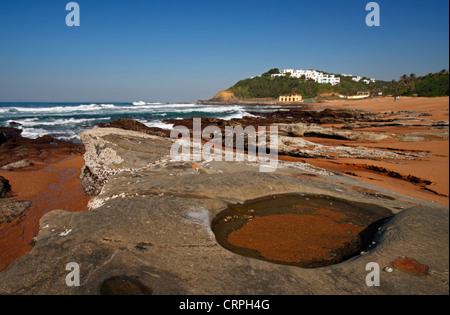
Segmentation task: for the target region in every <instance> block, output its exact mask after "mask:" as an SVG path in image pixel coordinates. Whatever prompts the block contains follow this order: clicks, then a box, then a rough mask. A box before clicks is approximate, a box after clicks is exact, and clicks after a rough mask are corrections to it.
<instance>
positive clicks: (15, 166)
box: [2, 159, 33, 171]
mask: <svg viewBox="0 0 450 315" xmlns="http://www.w3.org/2000/svg"><path fill="white" fill-rule="evenodd" d="M32 165H33V163H31V162H30V161H28V160H26V159H24V160H20V161H17V162H14V163H11V164H8V165H5V166H3V167H2V170H6V171H12V170H15V169H21V168H25V167H29V166H32Z"/></svg>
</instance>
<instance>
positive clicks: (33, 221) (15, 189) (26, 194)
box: [0, 153, 89, 272]
mask: <svg viewBox="0 0 450 315" xmlns="http://www.w3.org/2000/svg"><path fill="white" fill-rule="evenodd" d="M34 162H35V163H34V165H33V166H32V167H30V168H28V169H24V170H17V171H0V175H1V176H3V177H5V178H6V179H8V180H9V182H10V184H11V187H12V194H13V196H14V197H13V199H15V200H28V201H31V202H32V205H31V207H30V208H29V209H28V210H27V211H26V212H25V213H24V215H22V216H21V217H19V218H17V219H15V220H14V221H12V222H10V223H6V224H2V225H0V272H1V271H3V270H4V269H5V268H6V267H8V266H9V265H10V264H11V263H13V262H14V261H15V260H17V259H18V258H20V257H22V256H23V255H25V254H26V253H28V252H29V251H31V249H32V248H33V238H34V237H35V236H36V235H37V234H38V232H39V220H40V218H41V217H42V216H43V215H45V214H46V213H48V212H50V211H52V210H55V209H60V210H68V211H85V210H87V203H88V201H89V197H86V196H85V194H84V191H83V189H82V187H81V182H80V180H79V178H78V177H79V175H80V170H81V167H82V166H83V165H84V160H83V157H82V155H76V154H67V153H65V154H60V155H58V154H55V153H54V154H53V156H52V158H51V159H49V160H48V161H47V163H45V162H42V161H34Z"/></svg>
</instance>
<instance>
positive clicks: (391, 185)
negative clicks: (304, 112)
mask: <svg viewBox="0 0 450 315" xmlns="http://www.w3.org/2000/svg"><path fill="white" fill-rule="evenodd" d="M318 107H319V108H327V107H332V108H336V109H343V108H345V109H363V110H368V111H371V112H388V111H391V112H399V114H398V115H397V116H395V117H397V118H400V119H404V120H402V121H401V122H402V123H403V124H405V126H398V127H396V126H386V127H380V126H377V125H376V124H374V127H371V128H360V129H358V130H360V131H371V132H381V133H387V134H394V135H408V134H409V135H411V136H413V137H414V136H419V137H418V138H417V139H412V141H399V140H398V138H395V137H391V138H389V139H386V140H384V141H381V142H376V143H368V142H355V141H340V140H332V139H319V138H313V139H311V138H310V139H309V140H311V141H313V142H317V143H322V144H329V145H346V146H354V147H357V146H365V147H368V148H375V149H381V150H387V151H403V152H425V153H427V155H426V156H424V157H423V158H420V159H418V160H403V161H388V162H385V161H365V160H355V159H341V158H337V159H336V160H333V161H327V160H316V159H308V160H307V162H308V163H311V164H313V165H316V166H320V167H324V168H327V169H333V170H338V171H340V172H342V173H345V174H347V175H349V176H354V177H355V178H357V179H358V180H360V181H363V182H367V183H370V184H373V185H375V186H379V187H383V188H386V189H388V190H391V191H394V192H398V193H400V194H405V195H407V196H411V197H416V198H419V199H423V200H428V201H434V202H436V203H439V204H442V205H446V206H448V205H449V198H448V197H449V177H448V174H449V164H448V161H449V140H448V129H447V130H438V129H436V130H430V127H431V126H432V124H433V123H437V122H441V121H446V122H448V121H449V98H448V97H439V98H409V97H404V98H402V99H401V100H400V101H399V102H394V99H393V98H380V99H369V100H362V101H350V102H349V101H333V102H329V103H328V104H327V105H318ZM401 112H403V113H401ZM409 112H415V116H419V117H417V118H419V119H417V120H416V119H408V118H406V119H405V118H404V117H405V116H408V117H410V114H411V113H409ZM381 115H382V114H381ZM331 126H332V127H336V128H339V127H341V126H340V125H331ZM371 166H375V167H371ZM399 175H400V176H399ZM411 176H415V177H417V178H419V179H422V181H421V182H419V183H414V181H411V180H410V179H411ZM408 177H409V179H408ZM425 182H431V183H429V184H424V183H425Z"/></svg>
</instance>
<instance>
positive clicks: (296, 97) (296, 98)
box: [278, 93, 303, 103]
mask: <svg viewBox="0 0 450 315" xmlns="http://www.w3.org/2000/svg"><path fill="white" fill-rule="evenodd" d="M302 100H303V97H302V96H301V95H300V94H298V93H291V94H287V95H281V96H280V97H279V98H278V101H280V102H283V103H289V102H301V101H302Z"/></svg>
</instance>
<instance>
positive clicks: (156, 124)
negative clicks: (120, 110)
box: [139, 120, 174, 130]
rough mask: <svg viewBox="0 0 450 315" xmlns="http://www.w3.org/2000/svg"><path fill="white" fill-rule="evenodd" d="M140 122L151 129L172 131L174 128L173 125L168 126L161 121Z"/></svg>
mask: <svg viewBox="0 0 450 315" xmlns="http://www.w3.org/2000/svg"><path fill="white" fill-rule="evenodd" d="M139 122H141V123H143V124H144V125H146V126H147V127H150V128H152V127H156V128H161V129H164V130H172V129H173V126H174V125H173V124H168V123H165V122H163V121H161V120H152V121H145V120H139Z"/></svg>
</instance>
